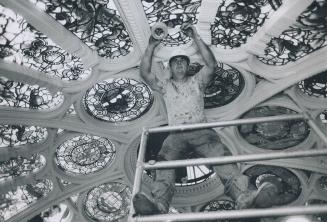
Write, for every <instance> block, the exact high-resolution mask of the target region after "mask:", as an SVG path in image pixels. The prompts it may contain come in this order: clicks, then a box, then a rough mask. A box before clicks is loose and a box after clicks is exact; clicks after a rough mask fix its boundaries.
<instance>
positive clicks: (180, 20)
mask: <svg viewBox="0 0 327 222" xmlns="http://www.w3.org/2000/svg"><path fill="white" fill-rule="evenodd" d="M141 1H142V4H143V9H144V12H145V15H146V17H147V19H148V22H149V25H150V26H151V27H152V26H153V25H154V24H155V23H157V22H163V23H165V24H166V25H167V27H168V35H167V37H166V38H165V39H164V40H163V41H162V43H163V44H164V45H166V46H178V45H182V44H185V43H187V42H189V41H190V38H189V37H187V36H186V35H185V34H184V33H183V32H181V31H180V27H181V25H182V24H184V23H188V24H196V23H197V18H196V16H197V14H198V12H197V11H198V8H199V7H200V5H201V2H202V0H141Z"/></svg>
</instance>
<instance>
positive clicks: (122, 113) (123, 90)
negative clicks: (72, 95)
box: [84, 78, 153, 122]
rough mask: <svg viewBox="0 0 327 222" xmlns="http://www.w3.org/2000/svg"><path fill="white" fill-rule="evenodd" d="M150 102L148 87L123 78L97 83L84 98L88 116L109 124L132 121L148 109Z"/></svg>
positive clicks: (151, 99)
mask: <svg viewBox="0 0 327 222" xmlns="http://www.w3.org/2000/svg"><path fill="white" fill-rule="evenodd" d="M152 101H153V98H152V94H151V91H150V88H149V87H147V86H146V85H145V84H143V83H140V82H138V81H136V80H133V79H125V78H119V79H109V80H105V81H103V82H100V83H97V84H95V85H94V86H93V87H92V88H90V89H89V90H88V91H87V92H86V95H85V98H84V103H85V107H86V110H87V112H88V113H89V114H91V115H92V116H93V117H95V118H97V119H100V120H104V121H109V122H123V121H129V120H134V119H136V118H138V117H140V116H141V115H142V114H144V113H145V112H146V111H147V110H148V109H149V108H150V106H151V104H152Z"/></svg>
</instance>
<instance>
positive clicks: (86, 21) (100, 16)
mask: <svg viewBox="0 0 327 222" xmlns="http://www.w3.org/2000/svg"><path fill="white" fill-rule="evenodd" d="M30 1H31V2H33V3H34V4H36V6H37V7H38V8H39V9H41V10H43V11H44V12H46V13H47V14H49V15H50V16H52V17H53V18H54V19H55V20H57V21H58V22H59V23H61V24H62V25H63V26H64V27H65V28H66V29H68V30H69V31H71V32H72V33H73V34H75V35H76V36H77V37H78V38H80V39H81V40H82V41H83V42H84V43H85V44H86V45H88V46H89V47H90V48H92V49H94V50H96V51H97V52H98V55H99V56H101V57H105V58H115V57H120V56H124V55H127V54H128V53H129V52H130V51H131V50H132V48H133V45H132V41H131V39H130V37H129V34H128V32H127V30H126V27H125V25H124V23H123V20H122V18H121V17H120V15H119V13H118V11H117V9H116V6H115V4H114V1H113V0H100V1H97V0H79V1H74V0H68V1H67V0H56V1H52V0H30Z"/></svg>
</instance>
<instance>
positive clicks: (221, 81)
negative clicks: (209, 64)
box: [204, 63, 244, 109]
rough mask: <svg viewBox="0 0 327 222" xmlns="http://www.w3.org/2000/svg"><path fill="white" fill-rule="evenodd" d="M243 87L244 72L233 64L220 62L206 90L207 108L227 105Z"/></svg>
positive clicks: (205, 100)
mask: <svg viewBox="0 0 327 222" xmlns="http://www.w3.org/2000/svg"><path fill="white" fill-rule="evenodd" d="M243 88H244V79H243V76H242V74H241V73H240V72H239V71H238V70H237V69H235V68H233V67H231V66H228V65H226V64H223V63H219V65H218V66H217V67H216V69H215V76H214V78H213V80H212V81H211V82H210V84H209V85H208V86H207V88H206V91H205V97H204V103H205V104H204V105H205V108H207V109H208V108H216V107H220V106H224V105H227V104H228V103H230V102H232V101H233V100H234V99H236V98H237V97H238V96H239V95H240V94H241V92H242V90H243Z"/></svg>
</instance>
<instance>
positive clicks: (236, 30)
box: [211, 0, 282, 49]
mask: <svg viewBox="0 0 327 222" xmlns="http://www.w3.org/2000/svg"><path fill="white" fill-rule="evenodd" d="M220 2H221V4H220V5H219V8H218V11H217V14H216V18H215V22H214V23H213V24H212V26H211V36H212V40H211V41H212V44H213V45H216V46H217V47H222V48H225V49H226V48H227V49H231V48H237V47H240V46H241V45H242V44H244V43H246V42H247V39H248V37H251V36H253V35H254V34H255V33H256V32H257V31H258V29H259V28H260V27H261V26H262V25H263V24H264V23H265V21H266V20H267V19H269V17H271V15H272V14H273V12H274V11H276V10H277V9H278V8H279V6H281V4H282V0H276V1H267V0H258V1H257V0H222V1H220Z"/></svg>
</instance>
